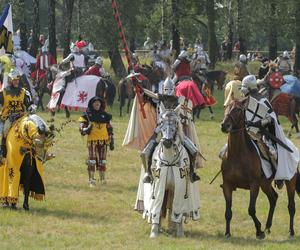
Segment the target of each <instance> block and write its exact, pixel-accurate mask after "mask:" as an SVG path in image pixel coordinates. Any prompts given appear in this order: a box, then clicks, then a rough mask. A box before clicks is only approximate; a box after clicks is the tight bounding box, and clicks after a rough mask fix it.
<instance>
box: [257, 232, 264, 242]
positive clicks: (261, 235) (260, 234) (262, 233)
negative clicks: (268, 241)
mask: <svg viewBox="0 0 300 250" xmlns="http://www.w3.org/2000/svg"><path fill="white" fill-rule="evenodd" d="M265 237H266V235H265V233H264V232H261V233H259V234H257V235H256V239H258V240H263V239H264V238H265Z"/></svg>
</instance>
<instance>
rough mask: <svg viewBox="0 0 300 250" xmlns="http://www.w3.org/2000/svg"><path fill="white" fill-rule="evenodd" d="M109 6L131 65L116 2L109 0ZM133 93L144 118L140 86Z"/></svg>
mask: <svg viewBox="0 0 300 250" xmlns="http://www.w3.org/2000/svg"><path fill="white" fill-rule="evenodd" d="M111 6H112V8H113V10H114V17H115V20H116V22H117V26H118V30H119V36H120V38H121V40H122V43H123V47H124V51H125V56H126V59H127V62H128V65H129V67H131V65H132V60H131V54H130V52H129V49H128V44H127V41H126V37H125V32H124V29H123V25H122V22H121V19H120V14H119V10H118V6H117V3H116V1H115V0H112V1H111ZM135 93H136V97H137V100H138V103H139V105H140V108H141V112H142V115H143V118H144V119H145V118H146V112H145V109H144V105H143V101H142V96H141V87H140V86H138V85H136V86H135Z"/></svg>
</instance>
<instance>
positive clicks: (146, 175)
mask: <svg viewBox="0 0 300 250" xmlns="http://www.w3.org/2000/svg"><path fill="white" fill-rule="evenodd" d="M151 181H152V179H151V176H150V174H149V173H146V174H145V175H144V177H143V183H151Z"/></svg>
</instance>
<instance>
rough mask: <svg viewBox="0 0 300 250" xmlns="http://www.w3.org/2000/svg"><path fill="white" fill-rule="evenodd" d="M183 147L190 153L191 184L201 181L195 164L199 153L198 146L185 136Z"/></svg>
mask: <svg viewBox="0 0 300 250" xmlns="http://www.w3.org/2000/svg"><path fill="white" fill-rule="evenodd" d="M183 146H184V147H185V149H186V150H187V151H188V154H189V156H190V162H191V164H190V178H191V182H195V181H198V180H200V177H199V176H198V175H197V174H196V172H195V162H196V156H197V153H198V152H199V151H198V148H197V147H196V145H195V144H194V143H193V142H192V141H191V139H189V138H188V137H187V136H184V138H183Z"/></svg>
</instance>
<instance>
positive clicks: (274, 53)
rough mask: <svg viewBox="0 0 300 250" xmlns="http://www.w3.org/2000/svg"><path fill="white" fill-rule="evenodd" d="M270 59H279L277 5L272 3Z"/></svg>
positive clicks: (270, 5) (274, 2)
mask: <svg viewBox="0 0 300 250" xmlns="http://www.w3.org/2000/svg"><path fill="white" fill-rule="evenodd" d="M269 7H270V16H269V58H270V59H271V60H274V59H275V58H276V57H277V26H278V24H277V11H276V9H277V4H276V1H272V2H270V4H269Z"/></svg>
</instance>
